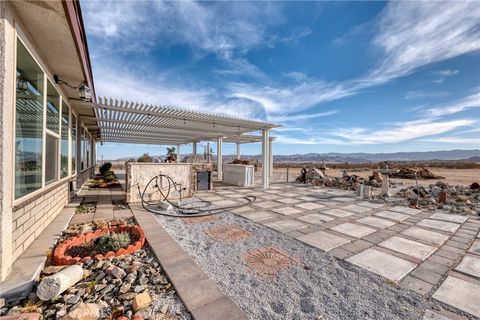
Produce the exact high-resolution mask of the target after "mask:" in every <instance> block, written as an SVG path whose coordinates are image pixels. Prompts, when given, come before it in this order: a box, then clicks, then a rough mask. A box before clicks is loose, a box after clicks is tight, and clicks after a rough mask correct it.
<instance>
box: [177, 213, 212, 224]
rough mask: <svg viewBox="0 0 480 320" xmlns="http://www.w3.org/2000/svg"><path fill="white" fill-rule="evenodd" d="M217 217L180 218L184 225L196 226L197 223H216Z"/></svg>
mask: <svg viewBox="0 0 480 320" xmlns="http://www.w3.org/2000/svg"><path fill="white" fill-rule="evenodd" d="M217 220H218V219H217V217H215V216H213V215H211V216H203V217H185V218H182V221H183V222H184V223H186V224H197V223H205V222H213V221H217Z"/></svg>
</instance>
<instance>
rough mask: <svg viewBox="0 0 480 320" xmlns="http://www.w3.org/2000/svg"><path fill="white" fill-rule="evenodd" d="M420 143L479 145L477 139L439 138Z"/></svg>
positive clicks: (479, 141) (479, 142)
mask: <svg viewBox="0 0 480 320" xmlns="http://www.w3.org/2000/svg"><path fill="white" fill-rule="evenodd" d="M422 141H427V142H437V143H456V144H476V145H480V139H479V138H459V137H441V138H432V139H424V140H422Z"/></svg>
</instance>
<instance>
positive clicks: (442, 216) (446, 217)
mask: <svg viewBox="0 0 480 320" xmlns="http://www.w3.org/2000/svg"><path fill="white" fill-rule="evenodd" d="M428 218H429V219H435V220H442V221H448V222H453V223H460V224H461V223H464V222H465V221H467V219H468V217H464V216H459V215H453V214H446V213H439V212H438V213H434V214H432V215H431V216H430V217H428Z"/></svg>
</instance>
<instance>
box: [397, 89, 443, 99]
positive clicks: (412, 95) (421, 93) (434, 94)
mask: <svg viewBox="0 0 480 320" xmlns="http://www.w3.org/2000/svg"><path fill="white" fill-rule="evenodd" d="M449 95H450V92H446V91H427V90H414V91H409V92H407V93H406V94H405V100H411V99H424V98H441V97H446V96H449Z"/></svg>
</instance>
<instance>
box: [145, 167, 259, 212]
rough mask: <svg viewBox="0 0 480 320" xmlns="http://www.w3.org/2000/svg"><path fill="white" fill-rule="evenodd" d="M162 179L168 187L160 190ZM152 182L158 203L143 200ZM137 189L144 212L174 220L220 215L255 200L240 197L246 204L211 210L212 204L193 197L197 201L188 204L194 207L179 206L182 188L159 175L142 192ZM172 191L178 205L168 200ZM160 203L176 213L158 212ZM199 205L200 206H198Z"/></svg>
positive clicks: (250, 197)
mask: <svg viewBox="0 0 480 320" xmlns="http://www.w3.org/2000/svg"><path fill="white" fill-rule="evenodd" d="M163 178H165V179H167V181H168V187H167V188H160V186H159V179H163ZM154 181H155V185H154V186H153V187H154V188H156V189H157V190H158V192H159V193H160V195H161V198H162V199H161V200H159V201H147V200H146V199H145V193H146V191H147V190H148V188H149V186H150V185H151V184H152V182H154ZM137 188H138V193H139V195H140V198H141V200H142V207H143V208H144V209H145V210H147V211H148V212H152V213H155V214H158V215H163V216H168V217H176V218H189V217H190V218H191V217H205V216H211V215H214V214H219V213H222V212H224V211H226V210H232V209H237V208H240V207H243V206H246V205H250V204H252V203H253V202H254V201H255V200H256V199H257V198H256V197H255V196H245V197H242V198H241V199H244V200H246V201H247V202H243V203H241V204H238V205H233V206H225V207H217V208H211V207H210V206H211V205H212V203H211V202H210V201H206V200H202V199H199V198H196V197H195V199H197V201H196V202H195V203H190V204H195V205H196V206H195V207H193V206H189V204H186V205H185V204H181V200H182V188H181V186H180V188H179V184H177V183H176V182H175V181H174V180H173V179H172V177H170V176H168V175H166V174H159V175H157V176H155V177H153V178H152V179H150V181H149V182H148V183H147V185H146V186H145V188H144V189H143V192H142V191H141V189H140V186H139V185H137ZM162 189H163V190H165V189H167V191H166V193H164V191H163V190H162ZM172 190H173V192H178V193H179V196H180V197H179V203H178V204H176V203H174V202H172V201H170V200H169V199H168V196H169V195H170V193H171V192H172ZM162 201H166V202H167V203H168V204H170V205H171V206H172V207H174V208H175V209H176V211H177V212H178V213H168V212H166V211H164V210H159V209H158V208H159V203H160V202H162ZM199 204H200V205H201V206H198V205H199Z"/></svg>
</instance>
